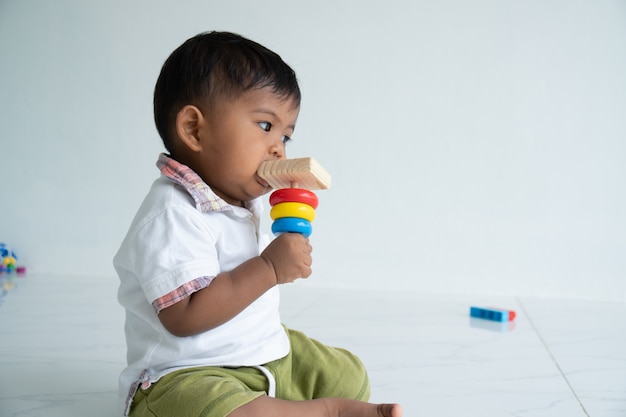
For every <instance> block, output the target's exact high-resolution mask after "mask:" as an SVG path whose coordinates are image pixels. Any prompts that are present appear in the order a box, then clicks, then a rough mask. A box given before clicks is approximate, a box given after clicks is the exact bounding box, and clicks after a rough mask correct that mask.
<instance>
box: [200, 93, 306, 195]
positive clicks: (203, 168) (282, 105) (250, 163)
mask: <svg viewBox="0 0 626 417" xmlns="http://www.w3.org/2000/svg"><path fill="white" fill-rule="evenodd" d="M299 111H300V109H299V107H294V103H293V101H292V100H291V99H287V100H284V99H283V98H280V97H278V96H276V95H275V94H274V93H272V91H271V90H270V89H268V88H263V89H258V90H252V91H249V92H246V93H244V94H243V95H242V96H240V97H239V98H237V99H235V100H228V101H222V102H218V103H217V104H216V105H214V106H212V107H211V110H210V111H206V112H205V113H206V114H204V121H203V123H202V125H201V128H200V131H199V137H200V141H201V144H202V151H201V155H200V166H197V167H193V168H194V170H195V171H196V172H197V173H198V174H199V175H200V177H202V179H203V180H204V181H205V182H206V183H207V184H208V185H209V186H211V188H212V189H213V191H214V192H215V193H216V194H217V195H219V196H220V197H221V198H223V199H224V200H225V201H227V202H228V203H230V204H233V205H242V204H243V202H244V201H248V200H252V199H254V198H257V197H259V196H261V195H263V194H265V193H267V192H268V191H270V188H269V187H268V186H267V184H266V183H265V182H264V181H263V180H262V179H261V178H259V176H258V175H257V174H256V172H257V169H258V168H259V165H260V164H261V163H262V162H263V161H267V160H273V159H285V157H286V154H285V144H286V143H287V141H289V139H290V138H291V136H292V135H293V131H294V129H295V124H296V120H297V118H298V113H299Z"/></svg>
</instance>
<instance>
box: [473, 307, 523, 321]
mask: <svg viewBox="0 0 626 417" xmlns="http://www.w3.org/2000/svg"><path fill="white" fill-rule="evenodd" d="M470 316H471V317H476V318H479V319H485V320H491V321H499V322H503V323H504V322H508V321H513V320H514V319H515V311H513V310H503V309H499V308H491V307H489V308H482V307H470Z"/></svg>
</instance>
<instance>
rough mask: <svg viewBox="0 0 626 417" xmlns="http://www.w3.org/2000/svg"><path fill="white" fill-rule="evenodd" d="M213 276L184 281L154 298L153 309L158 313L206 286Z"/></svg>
mask: <svg viewBox="0 0 626 417" xmlns="http://www.w3.org/2000/svg"><path fill="white" fill-rule="evenodd" d="M214 278H215V277H200V278H196V279H194V280H193V281H189V282H186V283H185V284H183V285H181V286H180V287H178V288H176V289H175V290H174V291H172V292H170V293H169V294H165V295H164V296H163V297H161V298H157V299H156V300H154V301H153V302H152V307H154V311H156V313H157V314H159V312H160V311H161V310H163V309H165V308H167V307H169V306H173V305H174V304H176V303H177V302H179V301H181V300H183V299H185V298H187V297H189V296H190V295H191V294H193V293H195V292H198V291H200V290H201V289H203V288H206V287H208V286H209V284H210V283H211V281H213V279H214Z"/></svg>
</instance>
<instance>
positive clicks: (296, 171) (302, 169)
mask: <svg viewBox="0 0 626 417" xmlns="http://www.w3.org/2000/svg"><path fill="white" fill-rule="evenodd" d="M257 174H258V175H259V177H261V178H262V179H263V180H264V181H266V182H267V183H268V184H269V186H270V187H272V188H274V189H279V188H290V187H294V188H306V189H308V190H325V189H327V188H329V187H330V174H329V173H328V172H327V171H326V170H325V169H324V168H322V166H321V165H320V164H319V162H317V161H316V160H315V159H313V158H294V159H283V160H277V161H266V162H264V163H262V164H261V166H260V167H259V170H258V171H257Z"/></svg>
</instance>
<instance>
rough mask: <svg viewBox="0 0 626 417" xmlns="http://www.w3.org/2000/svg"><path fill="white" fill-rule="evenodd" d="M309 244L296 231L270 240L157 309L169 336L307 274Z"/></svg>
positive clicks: (206, 325)
mask: <svg viewBox="0 0 626 417" xmlns="http://www.w3.org/2000/svg"><path fill="white" fill-rule="evenodd" d="M311 250H312V249H311V245H310V244H309V240H308V239H306V238H304V237H303V236H302V235H300V234H297V233H285V234H282V235H280V236H278V237H277V238H276V239H274V240H273V241H272V242H271V243H270V244H269V245H268V247H267V248H266V249H265V250H264V251H263V253H261V255H260V256H257V257H254V258H252V259H249V260H248V261H246V262H244V263H243V264H241V265H239V266H238V267H237V268H235V269H233V270H232V271H228V272H222V273H220V274H219V275H217V277H215V279H214V280H213V281H212V282H211V284H209V286H207V287H206V288H203V289H201V290H200V291H197V292H195V293H193V294H192V295H191V296H189V297H187V298H185V299H183V300H181V301H179V302H178V303H176V304H174V305H172V306H170V307H167V308H165V309H163V310H161V311H160V312H159V319H160V320H161V323H162V324H163V326H164V327H165V328H166V329H167V330H168V331H169V332H170V333H172V334H173V335H175V336H179V337H184V336H193V335H195V334H198V333H202V332H204V331H207V330H211V329H213V328H215V327H217V326H219V325H221V324H224V323H225V322H227V321H228V320H230V319H232V318H233V317H235V316H236V315H237V314H239V313H240V312H241V311H243V310H244V309H245V308H246V307H247V306H249V305H250V304H251V303H252V302H253V301H255V300H256V299H257V298H259V297H260V296H261V295H263V294H264V293H265V292H266V291H267V290H269V289H270V288H272V287H273V286H274V285H276V284H284V283H288V282H293V281H295V280H296V279H298V278H308V277H309V276H310V275H311V263H312V258H311Z"/></svg>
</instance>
